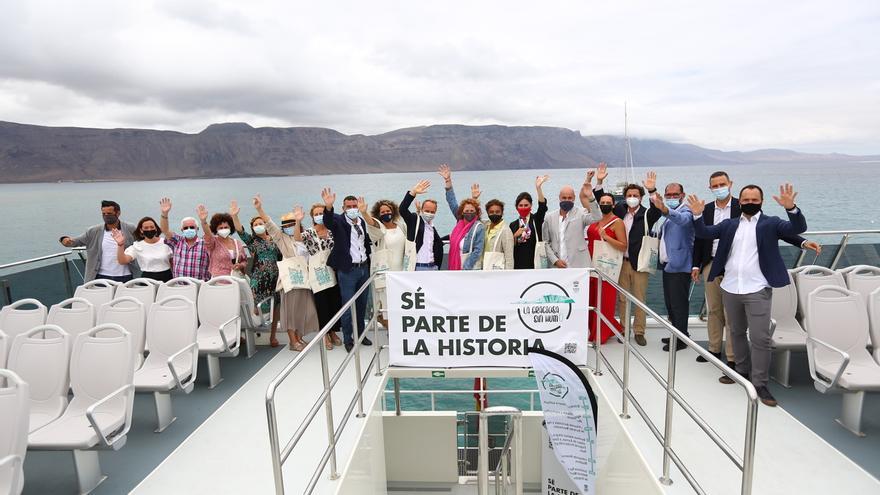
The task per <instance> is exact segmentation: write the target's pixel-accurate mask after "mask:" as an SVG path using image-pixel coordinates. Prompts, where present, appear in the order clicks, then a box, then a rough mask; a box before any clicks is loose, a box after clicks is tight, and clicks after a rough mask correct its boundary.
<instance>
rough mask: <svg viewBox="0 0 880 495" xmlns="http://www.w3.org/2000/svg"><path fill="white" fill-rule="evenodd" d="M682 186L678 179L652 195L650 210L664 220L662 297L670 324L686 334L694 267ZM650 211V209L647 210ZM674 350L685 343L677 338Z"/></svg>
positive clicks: (691, 234) (690, 217) (691, 225)
mask: <svg viewBox="0 0 880 495" xmlns="http://www.w3.org/2000/svg"><path fill="white" fill-rule="evenodd" d="M684 199H685V196H684V186H682V185H681V184H679V183H677V182H672V183H670V184H667V185H666V190H665V191H664V194H663V197H662V198H661V197H660V195H659V194H657V193H655V194H654V195H653V196H651V202H652V207H651V209H657V210H660V214H661V215H663V217H664V219H665V220H664V222H663V223H662V225H661V227H660V266H661V267H662V268H663V299H664V301H665V302H666V313H667V315H668V316H669V322H670V323H672V326H674V327H675V328H677V329H679V330H680V331H681V332H682V333H683V334H685V335H688V336H690V333H688V312H689V309H690V308H689V306H690V290H691V268H693V261H692V260H693V252H694V222H693V219H694V217H693V215H692V214H691V210H690V209H689V208H688V205H686V204H685V201H684ZM648 214H649V215H650V214H651V213H650V212H649V213H648ZM663 342H664V344H665V345H664V346H663V350H664V351H668V350H669V339H663ZM676 342H677V344H676V348H675V350H676V351H679V350H681V349H684V348H685V347H687V344H685V343H684V342H682V341H681V340H677V341H676Z"/></svg>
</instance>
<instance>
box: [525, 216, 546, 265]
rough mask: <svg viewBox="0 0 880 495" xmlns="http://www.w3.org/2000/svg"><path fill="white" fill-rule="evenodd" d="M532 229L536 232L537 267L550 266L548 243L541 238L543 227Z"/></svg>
mask: <svg viewBox="0 0 880 495" xmlns="http://www.w3.org/2000/svg"><path fill="white" fill-rule="evenodd" d="M529 221H531V219H529ZM536 227H537V226H536ZM532 231H533V232H534V233H535V259H534V263H535V268H536V269H540V268H550V258H548V257H547V245H546V244H544V241H543V240H542V239H541V235H542V232H541V229H538V228H535V229H532Z"/></svg>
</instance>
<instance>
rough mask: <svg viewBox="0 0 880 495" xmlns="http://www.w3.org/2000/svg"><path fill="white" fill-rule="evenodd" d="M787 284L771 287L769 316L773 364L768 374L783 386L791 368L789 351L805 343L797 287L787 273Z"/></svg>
mask: <svg viewBox="0 0 880 495" xmlns="http://www.w3.org/2000/svg"><path fill="white" fill-rule="evenodd" d="M788 278H789V282H790V283H789V284H788V285H787V286H785V287H780V288H774V289H773V301H772V303H771V310H770V318H772V320H773V323H774V330H773V351H774V352H773V362H772V363H773V364H772V369H771V373H770V376H771V377H772V378H773V379H774V380H776V381H777V382H779V384H781V385H782V386H784V387H788V386H789V372H790V368H791V351H793V350H803V349H805V348H806V345H807V332H805V331H804V329H803V327H801V324H800V323H798V321H797V318H796V317H795V314H796V313H797V288H796V287H795V285H794V282H793V281H792V277H791V274H790V273H789V275H788Z"/></svg>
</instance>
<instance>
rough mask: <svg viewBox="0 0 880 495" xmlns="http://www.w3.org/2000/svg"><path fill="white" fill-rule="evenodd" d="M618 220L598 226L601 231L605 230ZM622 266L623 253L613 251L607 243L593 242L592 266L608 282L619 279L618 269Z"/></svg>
mask: <svg viewBox="0 0 880 495" xmlns="http://www.w3.org/2000/svg"><path fill="white" fill-rule="evenodd" d="M618 220H619V218H615V219H614V220H612V221H610V222H608V223H607V224H605V225H604V226H600V227H599V228H600V229H601V230H605V229H606V228H608V226H609V225H611V224H612V223H614V222H616V221H618ZM622 265H623V252H622V251H618V250H617V249H614V247H612V246H611V244H609V243H608V242H605V241H594V242H593V266H594V267H595V268H596V269H597V270H599V271H600V272H602V275H605V276H606V277H607V278H609V279H610V280H613V281H614V282H617V281H618V279H619V278H620V268H621V267H622Z"/></svg>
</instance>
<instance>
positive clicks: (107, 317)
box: [97, 287, 147, 369]
mask: <svg viewBox="0 0 880 495" xmlns="http://www.w3.org/2000/svg"><path fill="white" fill-rule="evenodd" d="M121 289H122V288H121V287H120V290H121ZM146 321H147V318H146V310H145V309H144V304H143V303H142V302H141V301H139V300H137V299H135V298H134V297H131V296H122V297H117V298H116V299H113V300H112V301H110V302H108V303H106V304H103V305H101V307H100V308H98V319H97V324H98V325H103V324H104V323H116V324H117V325H119V326H121V327H122V328H124V329H126V330H127V331H128V333H130V334H131V337H132V339H133V340H134V357H135V369H138V368H140V367H141V365H143V364H144V342H145V341H146V331H145V329H146V326H147V323H146Z"/></svg>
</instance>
